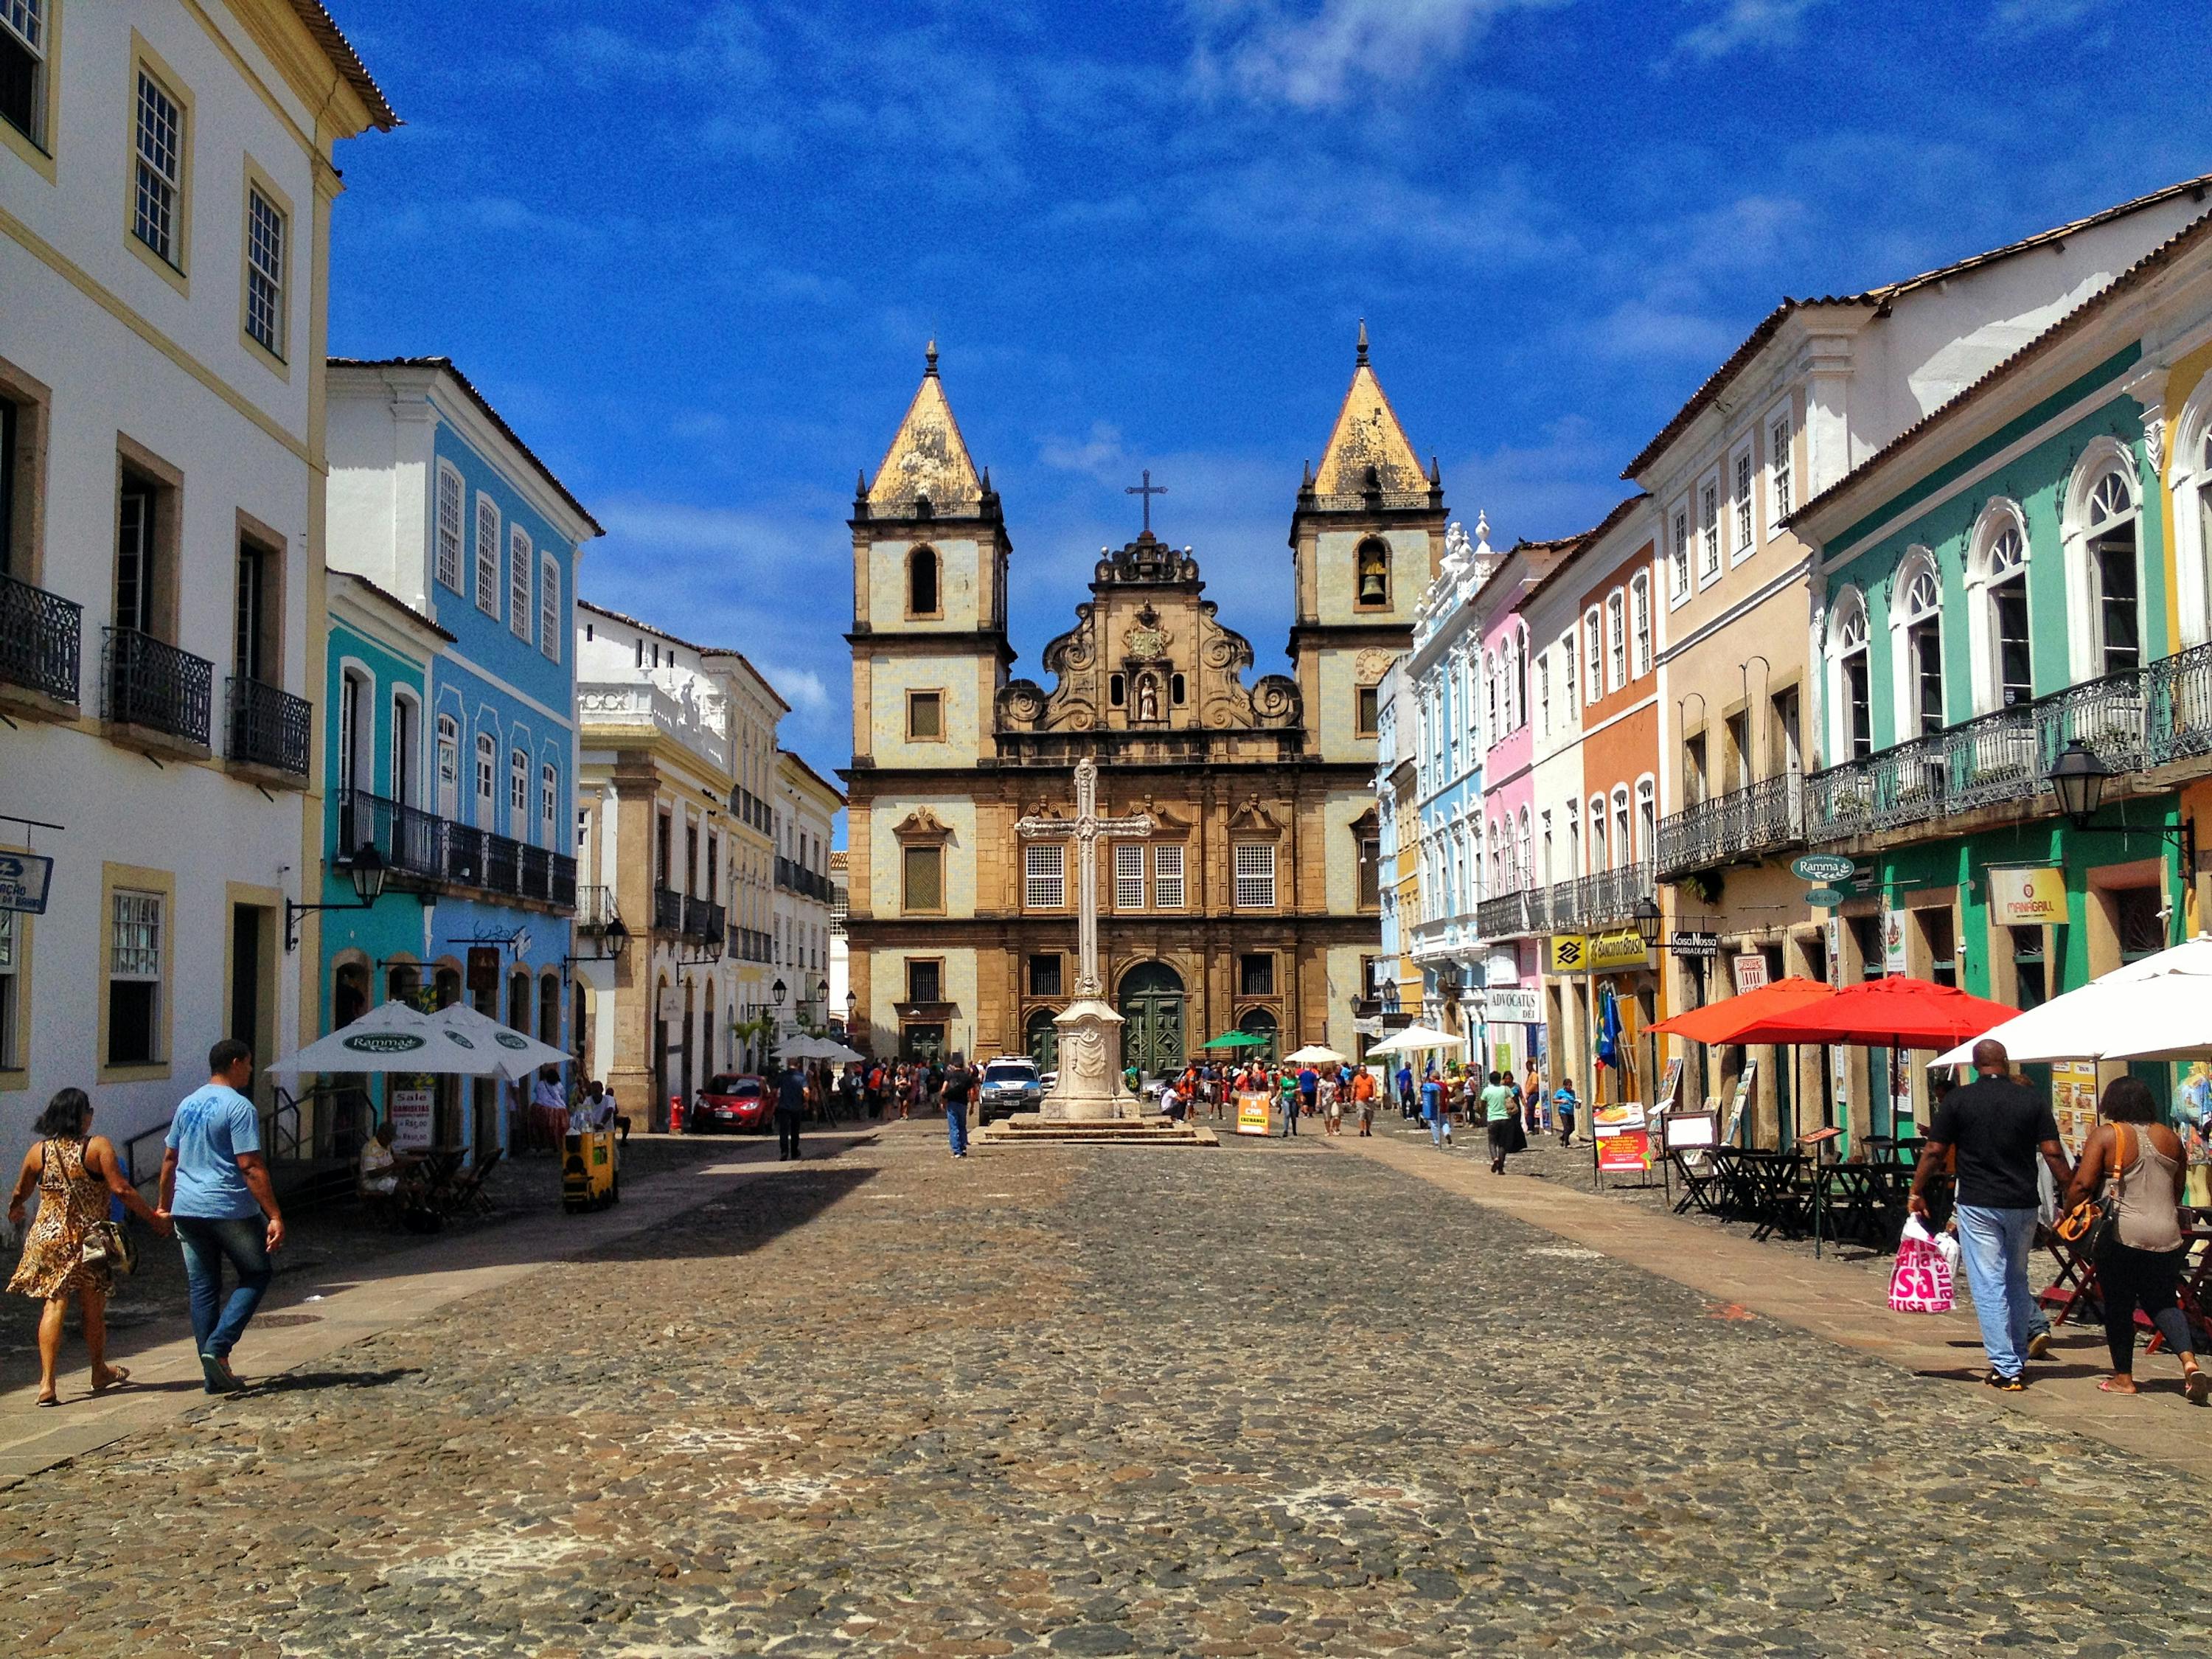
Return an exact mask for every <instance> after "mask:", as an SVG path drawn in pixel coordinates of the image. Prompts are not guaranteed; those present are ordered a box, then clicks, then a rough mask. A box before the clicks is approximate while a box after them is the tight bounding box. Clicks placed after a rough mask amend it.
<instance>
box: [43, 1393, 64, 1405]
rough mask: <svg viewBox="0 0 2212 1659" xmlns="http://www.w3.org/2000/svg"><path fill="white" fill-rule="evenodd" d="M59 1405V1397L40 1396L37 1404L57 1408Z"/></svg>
mask: <svg viewBox="0 0 2212 1659" xmlns="http://www.w3.org/2000/svg"><path fill="white" fill-rule="evenodd" d="M61 1403H62V1402H61V1396H60V1395H52V1394H42V1395H40V1396H39V1404H40V1405H41V1406H58V1405H60V1404H61Z"/></svg>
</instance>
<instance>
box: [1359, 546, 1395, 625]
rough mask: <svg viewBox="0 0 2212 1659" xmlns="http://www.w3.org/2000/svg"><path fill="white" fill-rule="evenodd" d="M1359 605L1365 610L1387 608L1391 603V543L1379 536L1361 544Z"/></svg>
mask: <svg viewBox="0 0 2212 1659" xmlns="http://www.w3.org/2000/svg"><path fill="white" fill-rule="evenodd" d="M1355 557H1356V558H1357V560H1358V580H1359V605H1360V607H1361V609H1363V610H1370V611H1378V610H1383V609H1386V608H1387V607H1388V606H1389V603H1390V544H1389V543H1388V542H1386V541H1384V540H1383V538H1381V537H1379V536H1370V537H1369V538H1367V539H1366V540H1365V541H1364V542H1362V543H1360V544H1359V547H1358V552H1357V553H1356V555H1355Z"/></svg>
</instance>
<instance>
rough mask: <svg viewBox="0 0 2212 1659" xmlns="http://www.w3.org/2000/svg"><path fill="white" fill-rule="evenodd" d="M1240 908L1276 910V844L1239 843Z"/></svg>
mask: <svg viewBox="0 0 2212 1659" xmlns="http://www.w3.org/2000/svg"><path fill="white" fill-rule="evenodd" d="M1234 868H1235V870H1236V874H1237V908H1238V909H1240V910H1272V909H1273V908H1275V845H1274V843H1273V842H1263V841H1246V842H1237V848H1236V860H1235V865H1234Z"/></svg>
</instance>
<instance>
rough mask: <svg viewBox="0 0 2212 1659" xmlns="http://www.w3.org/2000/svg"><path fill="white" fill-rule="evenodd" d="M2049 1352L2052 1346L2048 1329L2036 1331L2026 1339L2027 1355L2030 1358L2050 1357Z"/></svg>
mask: <svg viewBox="0 0 2212 1659" xmlns="http://www.w3.org/2000/svg"><path fill="white" fill-rule="evenodd" d="M2051 1352H2052V1347H2051V1333H2050V1332H2049V1331H2038V1332H2037V1333H2036V1334H2034V1335H2033V1336H2031V1337H2029V1338H2028V1339H2027V1357H2028V1358H2030V1359H2048V1358H2051Z"/></svg>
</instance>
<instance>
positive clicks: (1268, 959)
mask: <svg viewBox="0 0 2212 1659" xmlns="http://www.w3.org/2000/svg"><path fill="white" fill-rule="evenodd" d="M1270 850H1273V849H1272V848H1271V849H1270ZM1274 994H1275V958H1274V957H1273V956H1271V955H1269V954H1267V952H1265V951H1255V952H1251V953H1249V954H1247V955H1244V956H1241V957H1237V995H1239V996H1246V997H1271V996H1273V995H1274Z"/></svg>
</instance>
